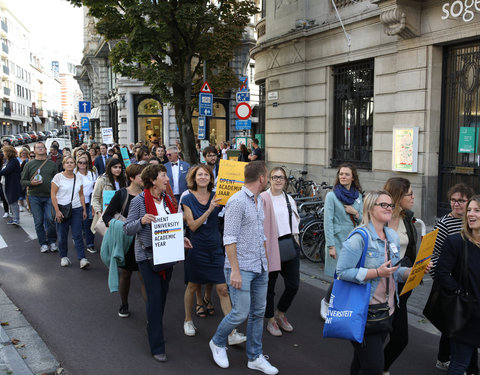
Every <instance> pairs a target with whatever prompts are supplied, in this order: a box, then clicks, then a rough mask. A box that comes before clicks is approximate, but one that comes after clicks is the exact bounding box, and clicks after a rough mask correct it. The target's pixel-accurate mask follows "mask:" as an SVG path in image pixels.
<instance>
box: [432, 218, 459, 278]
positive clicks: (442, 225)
mask: <svg viewBox="0 0 480 375" xmlns="http://www.w3.org/2000/svg"><path fill="white" fill-rule="evenodd" d="M437 228H438V235H437V239H436V241H435V247H434V248H433V255H432V269H431V271H430V275H431V276H432V278H435V268H436V266H437V262H438V258H440V254H441V253H442V248H443V243H444V242H445V239H446V238H447V237H448V236H450V235H452V234H456V233H460V230H461V229H462V219H457V218H455V217H453V216H450V214H447V215H445V216H443V217H442V218H440V220H438V222H437V224H436V225H435V227H434V228H433V229H437Z"/></svg>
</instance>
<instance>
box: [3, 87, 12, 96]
mask: <svg viewBox="0 0 480 375" xmlns="http://www.w3.org/2000/svg"><path fill="white" fill-rule="evenodd" d="M3 93H4V94H5V95H8V96H10V89H9V88H8V87H4V88H3Z"/></svg>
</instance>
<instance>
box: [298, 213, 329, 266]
mask: <svg viewBox="0 0 480 375" xmlns="http://www.w3.org/2000/svg"><path fill="white" fill-rule="evenodd" d="M300 250H301V251H302V253H303V255H305V258H307V259H308V260H309V261H311V262H313V263H320V262H322V263H323V262H325V232H324V231H323V220H315V221H312V222H311V223H308V224H307V225H306V227H305V228H304V230H303V231H302V233H301V235H300Z"/></svg>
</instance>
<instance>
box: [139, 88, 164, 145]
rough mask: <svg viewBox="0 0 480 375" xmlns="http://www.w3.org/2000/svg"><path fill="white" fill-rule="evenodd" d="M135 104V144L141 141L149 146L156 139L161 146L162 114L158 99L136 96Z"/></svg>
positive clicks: (162, 140) (162, 135)
mask: <svg viewBox="0 0 480 375" xmlns="http://www.w3.org/2000/svg"><path fill="white" fill-rule="evenodd" d="M135 104H136V107H135V142H138V141H139V140H142V141H144V142H145V144H147V145H148V146H150V145H151V143H152V141H153V140H155V139H156V140H158V141H160V144H163V142H164V134H163V114H162V103H161V102H160V98H159V97H157V96H152V95H136V96H135Z"/></svg>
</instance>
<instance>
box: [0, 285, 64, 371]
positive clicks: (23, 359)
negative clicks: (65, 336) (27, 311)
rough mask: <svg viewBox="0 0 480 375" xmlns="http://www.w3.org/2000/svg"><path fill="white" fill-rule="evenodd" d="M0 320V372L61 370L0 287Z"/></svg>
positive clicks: (35, 332)
mask: <svg viewBox="0 0 480 375" xmlns="http://www.w3.org/2000/svg"><path fill="white" fill-rule="evenodd" d="M0 323H1V325H0V375H10V374H11V375H51V374H60V373H62V370H61V369H60V364H59V363H58V361H57V360H56V359H55V357H54V356H53V354H52V353H51V352H50V350H49V349H48V347H47V345H46V344H45V342H44V341H43V340H42V339H41V337H40V336H39V335H38V333H37V331H35V330H34V329H33V327H32V326H31V325H30V324H29V323H28V322H27V320H26V319H25V318H24V316H23V314H22V313H21V311H20V309H19V308H18V307H17V306H15V305H14V304H13V303H12V301H11V300H10V299H9V298H8V296H7V295H6V294H5V292H4V291H3V290H2V289H1V288H0Z"/></svg>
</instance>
